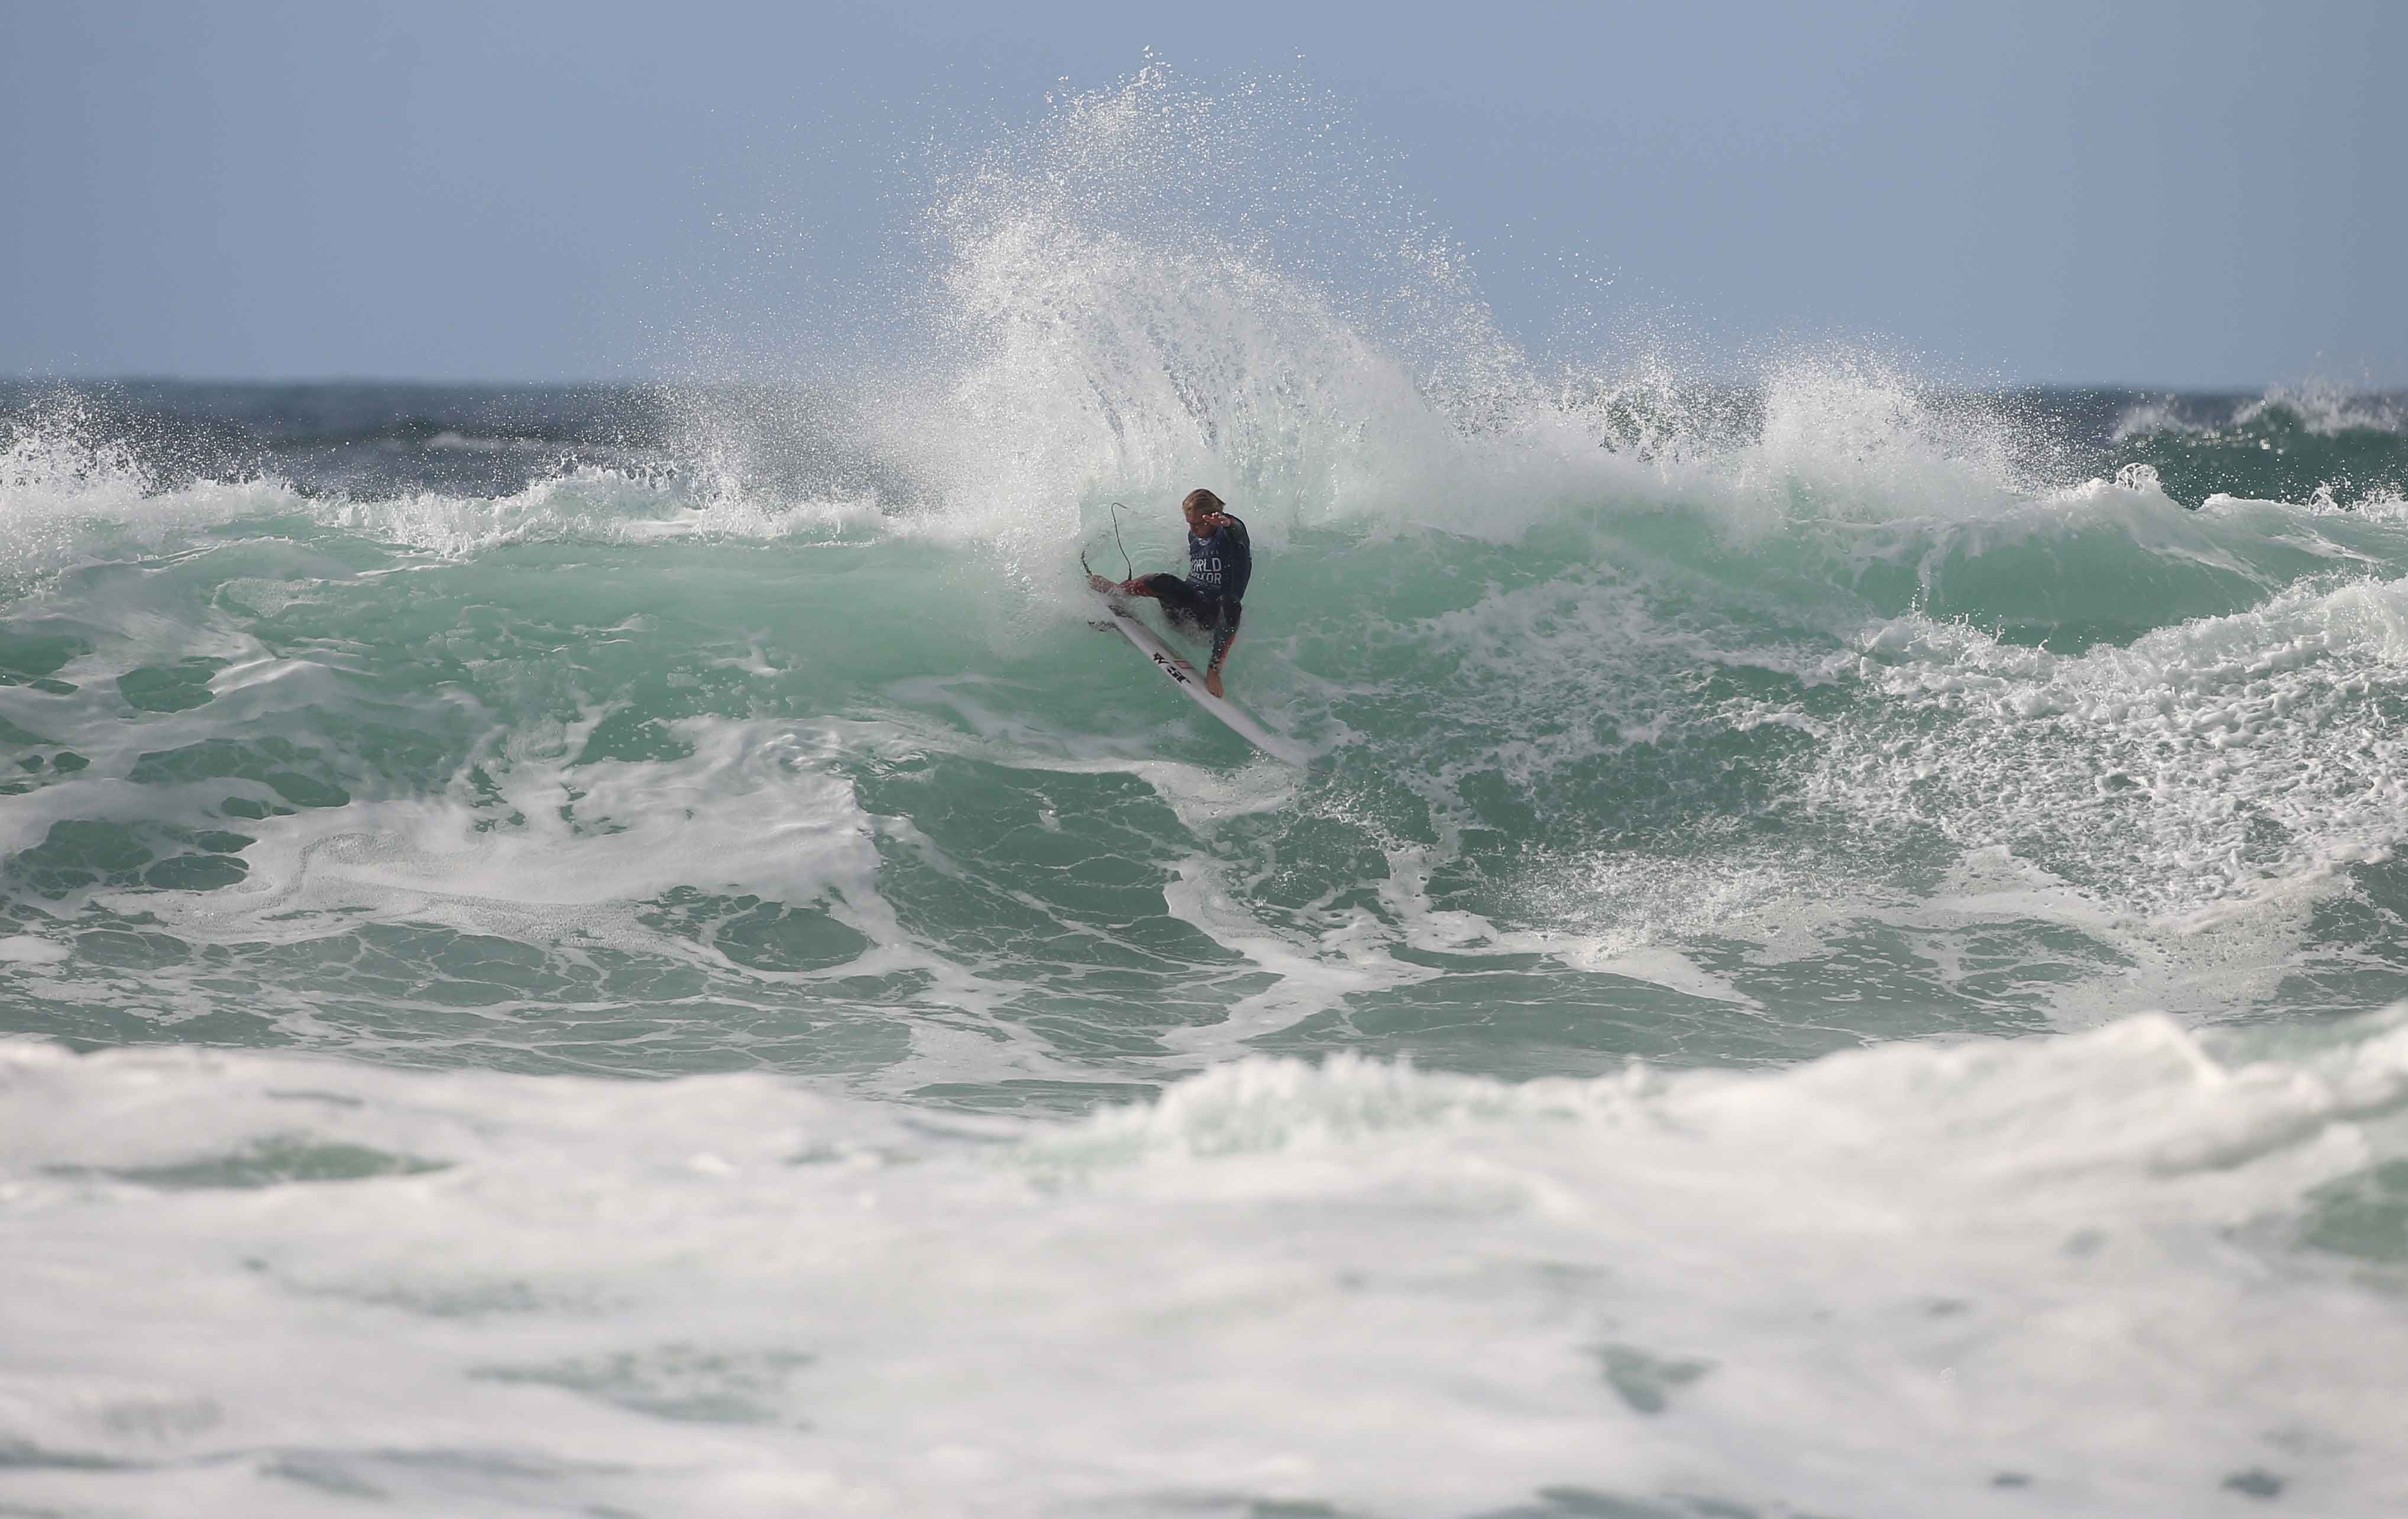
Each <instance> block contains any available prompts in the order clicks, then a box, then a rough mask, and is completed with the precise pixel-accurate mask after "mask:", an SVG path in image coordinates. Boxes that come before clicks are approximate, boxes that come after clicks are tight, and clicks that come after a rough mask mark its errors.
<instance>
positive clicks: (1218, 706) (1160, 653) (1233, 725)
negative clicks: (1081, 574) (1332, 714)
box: [1096, 594, 1312, 767]
mask: <svg viewBox="0 0 2408 1519" xmlns="http://www.w3.org/2000/svg"><path fill="white" fill-rule="evenodd" d="M1097 600H1098V601H1101V602H1102V603H1103V604H1104V610H1105V611H1106V612H1108V613H1110V614H1111V623H1110V624H1109V625H1110V626H1112V627H1115V628H1117V629H1119V630H1120V635H1121V637H1122V638H1126V639H1128V641H1129V642H1131V643H1133V644H1135V645H1137V650H1138V652H1140V653H1141V654H1143V655H1145V657H1146V658H1147V659H1149V660H1151V661H1153V662H1154V668H1155V669H1158V670H1160V671H1161V672H1162V673H1163V674H1164V675H1165V676H1166V677H1168V679H1169V681H1170V683H1171V684H1173V685H1175V686H1177V687H1178V688H1179V689H1180V690H1182V691H1184V692H1186V693H1187V695H1188V698H1189V699H1190V700H1192V701H1194V702H1195V703H1196V705H1197V706H1198V707H1201V708H1203V709H1205V710H1206V711H1208V712H1210V713H1211V714H1212V715H1213V716H1214V717H1217V718H1219V719H1220V720H1221V721H1222V722H1223V723H1224V724H1227V726H1228V728H1229V731H1230V732H1232V733H1234V734H1236V735H1237V736H1238V737H1239V738H1243V739H1244V740H1246V742H1248V743H1250V744H1252V745H1254V747H1255V748H1256V749H1259V750H1261V751H1262V752H1264V753H1266V754H1269V756H1270V757H1271V758H1273V759H1276V760H1285V761H1286V762H1287V763H1288V764H1290V765H1295V766H1299V767H1301V766H1303V765H1304V764H1306V763H1307V762H1308V761H1309V760H1310V759H1311V758H1312V756H1311V755H1309V754H1307V753H1306V752H1304V751H1303V750H1302V749H1299V748H1297V746H1296V745H1295V744H1294V743H1292V742H1290V741H1289V740H1288V739H1285V738H1281V737H1280V736H1279V735H1277V734H1275V733H1273V732H1271V731H1270V729H1269V728H1267V727H1264V726H1263V725H1262V724H1260V723H1258V722H1256V721H1254V714H1253V713H1252V712H1249V711H1247V710H1246V709H1244V708H1242V707H1240V706H1239V705H1238V704H1237V703H1236V702H1234V701H1231V700H1229V699H1228V698H1227V697H1226V696H1216V695H1212V693H1211V692H1209V691H1207V690H1205V689H1204V672H1203V671H1202V670H1199V669H1197V667H1196V666H1193V665H1191V664H1189V663H1188V662H1187V661H1186V660H1184V659H1183V658H1181V657H1180V655H1179V653H1178V652H1177V651H1176V650H1174V649H1172V648H1171V647H1170V645H1168V644H1167V643H1165V642H1163V641H1162V636H1161V635H1160V634H1158V633H1156V632H1154V629H1152V628H1150V627H1148V626H1146V625H1145V624H1144V623H1141V622H1140V621H1138V618H1137V614H1136V613H1134V612H1132V611H1131V610H1130V609H1128V608H1127V606H1125V604H1124V603H1122V602H1121V601H1120V600H1119V598H1117V597H1114V596H1107V595H1100V594H1099V595H1097ZM1096 625H1097V626H1098V627H1102V626H1105V625H1107V624H1105V623H1097V624H1096Z"/></svg>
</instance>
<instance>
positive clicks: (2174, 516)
mask: <svg viewBox="0 0 2408 1519" xmlns="http://www.w3.org/2000/svg"><path fill="white" fill-rule="evenodd" d="M1112 106H1113V101H1112V100H1111V99H1107V100H1105V101H1103V102H1102V103H1101V104H1100V105H1093V106H1092V107H1091V108H1092V110H1093V111H1097V112H1101V113H1102V114H1103V115H1106V116H1109V115H1110V114H1111V112H1110V109H1108V108H1107V107H1112ZM1107 124H1109V123H1107ZM1121 124H1122V125H1123V126H1125V125H1126V123H1125V122H1123V123H1121ZM1178 130H1180V131H1190V130H1193V123H1192V122H1191V123H1187V124H1186V125H1183V126H1182V127H1180V128H1179V129H1178ZM1119 141H1120V139H1118V138H1113V137H1111V136H1110V134H1109V133H1107V132H1106V131H1105V129H1104V126H1101V125H1098V124H1097V122H1096V121H1095V120H1090V119H1082V120H1081V121H1078V122H1073V123H1072V124H1071V125H1070V126H1068V127H1064V128H1062V129H1060V132H1059V133H1058V134H1057V136H1055V137H1054V138H1053V139H1051V140H1050V141H1049V142H1048V143H1043V144H1039V146H1038V147H1037V148H1036V149H1033V150H1031V152H1032V153H1033V154H1034V155H1035V156H1036V157H1037V158H1039V159H1043V158H1045V157H1046V155H1048V154H1051V155H1052V159H1051V162H1052V164H1053V165H1054V170H1056V171H1064V172H1055V173H1054V174H1053V176H1052V177H1051V178H1049V177H1048V176H1047V174H1043V173H1037V172H1034V171H1032V170H1029V169H1028V168H1027V166H1026V165H1025V164H1022V165H1019V166H1017V167H1015V166H1014V165H1012V164H1004V165H999V166H996V167H995V168H994V169H993V170H992V172H991V173H989V174H987V175H984V176H982V177H972V178H971V179H968V180H967V181H964V182H962V183H958V184H954V185H953V186H951V187H950V188H947V189H945V190H944V191H943V193H942V194H941V195H940V196H939V200H938V202H937V207H938V210H937V212H936V213H933V214H932V216H931V218H930V221H929V225H930V227H931V229H932V230H931V231H930V234H929V242H928V245H927V246H928V247H929V248H930V249H931V250H932V253H931V258H930V265H931V267H930V271H929V272H928V274H927V277H926V281H925V288H922V289H920V290H919V293H918V294H917V295H916V296H915V299H916V300H917V301H918V303H919V305H920V308H922V309H923V310H924V311H925V312H926V313H929V315H928V317H927V320H926V321H925V322H924V323H923V325H922V327H921V329H920V332H919V336H918V339H917V340H916V341H915V342H913V343H911V344H909V345H905V347H908V348H909V351H908V352H906V351H904V347H898V348H896V350H894V351H888V352H884V353H877V352H873V353H870V354H868V355H867V356H866V357H865V356H861V355H859V354H856V355H855V356H854V357H853V358H851V359H849V360H848V361H846V362H845V363H842V364H831V365H828V366H827V367H826V368H825V369H824V370H820V371H814V372H810V373H804V374H800V375H794V374H789V375H783V376H777V377H764V376H762V375H760V374H758V373H753V374H750V375H747V376H745V377H743V378H741V379H740V380H728V379H697V380H681V381H678V382H674V383H669V382H664V383H659V384H645V385H624V386H585V387H548V388H547V387H532V386H526V387H459V386H441V385H400V384H373V383H306V384H305V383H294V384H222V385H220V384H201V383H193V382H168V381H155V382H144V381H124V382H117V383H110V384H79V385H67V384H59V383H48V382H30V381H29V382H24V383H21V384H17V385H14V386H12V387H10V388H8V389H7V390H6V392H5V393H0V682H5V684H0V776H5V777H6V779H5V781H0V862H5V863H0V1513H7V1514H22V1515H34V1514H45V1515H49V1514H77V1515H82V1514H123V1513H144V1514H177V1515H193V1514H227V1515H237V1514H238V1515H246V1516H251V1515H282V1514H295V1515H299V1514H308V1515H317V1514H335V1513H352V1512H358V1513H363V1514H366V1513H378V1514H426V1515H443V1516H455V1515H484V1514H493V1515H503V1514H511V1515H516V1514H533V1513H562V1514H585V1515H616V1516H624V1515H659V1516H669V1515H720V1514H725V1515H773V1514H774V1515H791V1514H802V1513H810V1514H820V1513H828V1514H835V1513H846V1514H855V1513H858V1514H955V1513H961V1514H968V1513H977V1514H997V1515H1055V1514H1069V1515H1095V1516H1101V1515H1229V1516H1252V1519H1271V1516H1282V1519H1303V1516H1308V1515H1312V1516H1330V1519H1335V1516H1348V1519H1360V1516H1409V1515H1412V1516H1418V1515H1427V1516H1432V1519H1503V1516H1506V1515H1512V1516H1517V1519H1538V1516H1549V1519H1571V1516H1613V1519H1748V1516H1754V1519H1810V1516H1820V1519H1842V1516H1852V1519H1880V1516H1899V1519H1909V1516H1931V1515H1954V1514H1966V1515H1991V1514H1997V1515H2024V1514H2036V1513H2050V1514H2118V1515H2155V1514H2168V1515H2171V1514H2185V1515H2193V1514H2219V1513H2236V1514H2237V1513H2256V1512H2278V1513H2286V1514H2332V1515H2372V1514H2376V1513H2386V1512H2408V1433H2403V1430H2408V1421H2403V1418H2402V1409H2403V1407H2408V1296H2403V1295H2408V1013H2403V1012H2402V1011H2401V1006H2400V1005H2401V1001H2402V999H2403V998H2408V863H2403V862H2402V861H2401V860H2400V859H2399V858H2398V853H2399V846H2400V844H2401V839H2402V837H2403V835H2408V397H2402V396H2401V395H2398V394H2381V393H2376V392H2369V391H2365V390H2350V389H2346V388H2340V387H2301V388H2290V389H2274V390H2269V391H2257V392H2251V393H2248V394H2166V393H2161V392H2152V391H2143V390H2079V391H2077V390H2049V389H2012V388H2000V387H1996V386H1982V385H1978V384H1968V383H1965V382H1962V381H1961V380H1952V381H1948V382H1942V381H1940V380H1930V379H1926V378H1922V377H1920V376H1918V374H1917V373H1916V371H1915V370H1914V368H1913V366H1911V365H1904V364H1901V363H1899V362H1898V361H1896V360H1894V359H1887V358H1882V357H1878V356H1872V355H1869V354H1868V353H1866V352H1865V351H1861V350H1856V349H1848V348H1845V347H1834V346H1828V345H1827V346H1823V347H1817V348H1811V349H1800V350H1799V351H1792V352H1788V353H1785V354H1782V355H1777V356H1774V357H1772V358H1770V359H1766V360H1764V361H1763V362H1761V363H1756V364H1754V365H1752V366H1750V367H1748V368H1747V370H1746V372H1744V373H1738V372H1733V371H1731V370H1729V369H1727V368H1713V369H1711V370H1710V371H1709V370H1684V368H1683V367H1682V366H1681V365H1678V364H1675V363H1672V362H1670V360H1663V361H1660V362H1640V361H1630V362H1626V363H1623V364H1621V365H1619V366H1609V365H1591V366H1587V367H1582V366H1580V365H1566V364H1563V363H1559V362H1556V361H1555V360H1545V361H1542V360H1541V359H1540V358H1538V357H1536V356H1534V355H1533V352H1532V349H1533V345H1531V344H1528V343H1526V342H1517V341H1514V340H1512V339H1509V338H1508V337H1506V336H1505V335H1504V334H1503V333H1502V331H1501V329H1500V328H1499V327H1498V325H1497V324H1496V323H1495V322H1492V321H1491V320H1490V319H1489V317H1488V315H1487V311H1486V308H1485V306H1484V304H1483V303H1482V302H1481V301H1480V300H1479V299H1478V298H1477V295H1476V292H1474V291H1471V289H1470V287H1469V285H1468V284H1467V282H1466V281H1467V280H1468V279H1469V277H1468V275H1466V274H1465V273H1464V272H1463V270H1462V268H1461V267H1460V266H1459V265H1456V264H1455V263H1453V262H1451V261H1450V259H1449V258H1448V257H1441V256H1438V255H1435V254H1429V253H1428V252H1427V251H1426V250H1423V251H1420V252H1416V253H1414V254H1413V255H1412V257H1410V258H1401V257H1400V258H1393V259H1389V260H1387V261H1386V262H1384V263H1383V262H1379V261H1376V260H1373V261H1368V262H1363V263H1358V264H1356V265H1346V264H1345V262H1344V261H1343V260H1342V259H1338V258H1336V257H1335V256H1334V255H1333V254H1332V253H1331V251H1330V250H1331V245H1329V244H1326V243H1324V244H1315V245H1313V247H1312V250H1309V252H1310V255H1311V256H1306V255H1297V256H1293V257H1290V256H1287V255H1285V254H1283V252H1282V251H1281V245H1280V244H1279V242H1278V239H1277V238H1276V237H1275V236H1271V235H1269V233H1266V234H1264V236H1261V237H1259V238H1250V237H1245V236H1232V237H1230V238H1228V239H1226V240H1223V241H1218V242H1215V241H1213V240H1211V238H1209V237H1205V236H1198V235H1194V234H1193V233H1192V232H1191V233H1187V234H1182V235H1180V236H1168V235H1165V236H1150V235H1149V234H1148V233H1147V232H1146V231H1145V230H1144V228H1143V225H1142V224H1141V223H1140V222H1132V221H1131V220H1130V219H1127V218H1125V217H1117V216H1116V215H1113V214H1106V213H1101V212H1095V211H1094V210H1093V206H1094V205H1095V204H1096V202H1095V200H1094V198H1093V197H1086V198H1082V195H1081V193H1080V192H1079V185H1078V181H1077V172H1083V171H1082V169H1081V166H1082V165H1086V169H1087V170H1092V171H1093V172H1095V173H1101V172H1103V170H1102V169H1096V168H1095V167H1094V165H1097V164H1102V165H1105V166H1106V167H1107V168H1109V167H1111V166H1112V165H1121V166H1123V167H1125V166H1126V165H1127V164H1128V163H1130V162H1131V161H1132V160H1131V159H1130V158H1129V157H1128V156H1127V154H1126V153H1125V152H1123V151H1122V150H1121V148H1120V147H1118V146H1114V145H1115V144H1118V143H1119ZM1107 147H1111V151H1109V152H1108V151H1105V149H1106V148H1107ZM1115 155H1118V156H1115ZM1024 156H1025V155H1024ZM1137 161H1138V162H1143V161H1144V155H1143V154H1141V153H1140V154H1139V155H1138V159H1137ZM1065 165H1068V170H1067V171H1065ZM1065 172H1068V181H1069V185H1070V188H1069V189H1068V190H1065V189H1064V183H1065ZM1207 209H1210V206H1209V205H1207ZM1109 210H1110V208H1109V207H1108V208H1107V211H1109ZM1374 265H1376V266H1374ZM1366 271H1369V272H1368V273H1366ZM1358 275H1361V276H1363V277H1362V278H1359V279H1358V278H1356V276H1358ZM915 278H916V277H915ZM1367 292H1368V293H1369V294H1366V293H1367ZM1199 485H1201V486H1209V487H1211V488H1212V489H1213V490H1215V491H1216V492H1218V493H1219V494H1221V495H1223V496H1224V497H1226V499H1227V501H1228V502H1229V505H1230V508H1231V509H1232V510H1233V511H1235V512H1236V513H1237V514H1238V515H1240V517H1241V518H1243V519H1244V520H1245V521H1246V523H1248V524H1249V526H1250V528H1251V532H1252V537H1253V542H1254V552H1255V574H1254V585H1253V588H1252V591H1251V592H1250V594H1249V595H1248V597H1247V601H1246V623H1245V631H1244V635H1243V637H1242V638H1240V642H1239V644H1238V646H1237V650H1236V652H1235V653H1234V654H1233V655H1232V658H1231V662H1230V666H1229V671H1228V676H1229V687H1230V694H1231V695H1232V696H1233V697H1235V698H1236V699H1238V700H1239V701H1240V702H1242V703H1244V704H1245V705H1246V706H1247V707H1248V708H1249V709H1252V710H1253V711H1254V712H1255V713H1257V714H1258V715H1259V716H1260V717H1261V718H1262V719H1263V720H1264V721H1265V722H1266V723H1267V724H1269V725H1270V726H1272V727H1273V728H1275V729H1277V730H1279V731H1280V732H1281V733H1283V734H1284V735H1286V736H1288V737H1289V738H1292V739H1293V740H1294V741H1296V742H1297V743H1298V744H1300V745H1301V746H1303V747H1304V748H1306V749H1307V750H1309V751H1310V752H1312V755H1313V759H1312V764H1311V765H1310V766H1309V767H1305V768H1303V769H1300V770H1299V769H1296V768H1293V767H1287V766H1284V765H1282V764H1279V763H1277V762H1275V761H1273V760H1270V759H1269V758H1267V757H1265V756H1262V755H1259V754H1257V753H1255V752H1254V751H1253V750H1251V749H1250V748H1249V747H1248V746H1247V745H1246V744H1245V743H1244V741H1243V740H1241V739H1240V738H1237V737H1235V736H1234V735H1232V734H1231V733H1229V732H1228V731H1226V729H1223V728H1221V727H1220V726H1218V725H1217V724H1213V723H1212V722H1211V721H1210V720H1209V718H1207V717H1206V716H1205V715H1204V714H1202V713H1201V712H1199V711H1198V710H1197V709H1196V708H1195V707H1194V706H1192V705H1191V704H1190V703H1188V702H1187V701H1186V700H1184V699H1183V697H1182V696H1181V695H1179V693H1177V692H1176V691H1174V690H1173V689H1171V688H1170V687H1169V686H1168V684H1166V683H1165V682H1164V681H1161V680H1160V679H1159V678H1158V677H1157V676H1156V675H1155V674H1154V672H1153V671H1151V670H1149V669H1148V668H1146V667H1145V666H1144V665H1143V663H1142V662H1141V661H1140V660H1139V659H1137V658H1136V657H1135V656H1134V654H1133V653H1132V652H1131V651H1130V650H1129V648H1128V647H1127V646H1126V645H1125V644H1124V643H1123V641H1122V640H1121V639H1120V638H1117V637H1110V636H1104V635H1099V634H1098V633H1097V631H1095V630H1094V629H1093V628H1092V627H1091V625H1090V623H1089V621H1088V618H1089V616H1090V615H1091V608H1090V606H1089V605H1088V603H1087V602H1086V600H1085V598H1084V595H1083V593H1082V588H1081V584H1082V578H1081V574H1080V570H1079V555H1080V553H1081V552H1082V551H1083V552H1087V553H1088V554H1089V555H1090V556H1091V557H1094V558H1096V560H1097V566H1098V567H1100V568H1105V569H1108V570H1111V571H1112V572H1114V573H1119V572H1120V571H1121V570H1122V569H1123V568H1124V567H1127V566H1133V567H1135V568H1136V569H1139V570H1144V569H1148V568H1161V567H1173V566H1175V564H1176V562H1177V560H1178V559H1179V557H1180V553H1181V551H1180V538H1179V533H1180V526H1179V521H1178V516H1177V512H1176V507H1175V503H1176V501H1177V499H1178V497H1179V496H1180V495H1181V494H1183V493H1184V492H1185V491H1187V490H1188V489H1190V488H1192V487H1194V486H1199ZM1115 504H1118V505H1119V506H1121V507H1122V508H1125V509H1124V510H1118V511H1116V510H1115V509H1114V508H1115ZM1116 530H1117V531H1116ZM1124 553H1125V555H1126V558H1125V559H1124V558H1123V555H1124Z"/></svg>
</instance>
